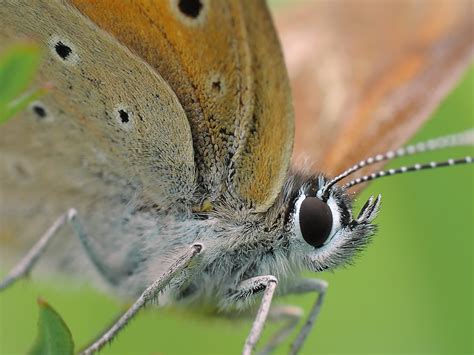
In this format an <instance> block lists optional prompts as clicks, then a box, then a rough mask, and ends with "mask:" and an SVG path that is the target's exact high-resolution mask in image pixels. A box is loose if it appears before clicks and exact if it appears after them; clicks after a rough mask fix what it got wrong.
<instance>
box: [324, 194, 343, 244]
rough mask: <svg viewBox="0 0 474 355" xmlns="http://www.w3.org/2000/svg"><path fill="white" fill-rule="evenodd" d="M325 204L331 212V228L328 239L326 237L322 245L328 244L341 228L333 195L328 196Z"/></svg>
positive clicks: (339, 215) (339, 214)
mask: <svg viewBox="0 0 474 355" xmlns="http://www.w3.org/2000/svg"><path fill="white" fill-rule="evenodd" d="M327 204H328V206H329V208H330V209H331V213H332V228H331V232H330V233H329V237H328V239H326V241H325V242H324V244H323V245H326V244H328V243H329V242H330V241H331V240H332V239H333V238H334V236H335V235H336V233H337V232H338V231H339V230H340V229H341V213H340V212H339V207H338V205H337V203H336V201H335V200H334V198H333V197H329V200H328V202H327Z"/></svg>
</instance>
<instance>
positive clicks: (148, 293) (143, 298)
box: [81, 243, 203, 355]
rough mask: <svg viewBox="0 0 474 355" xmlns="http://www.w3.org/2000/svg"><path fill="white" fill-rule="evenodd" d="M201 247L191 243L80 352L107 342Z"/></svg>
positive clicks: (96, 348)
mask: <svg viewBox="0 0 474 355" xmlns="http://www.w3.org/2000/svg"><path fill="white" fill-rule="evenodd" d="M202 249H203V246H202V244H198V243H196V244H193V245H192V246H191V247H190V248H189V249H188V250H186V252H184V253H183V254H182V255H181V256H179V257H178V258H177V259H176V261H175V262H174V263H173V264H172V265H171V266H170V267H169V269H168V270H167V271H166V272H165V273H163V274H162V275H161V276H160V277H159V278H158V279H157V280H156V281H155V282H154V283H153V284H151V285H150V286H149V287H148V288H147V289H146V290H145V291H143V293H142V294H141V295H140V297H139V298H138V299H137V300H136V301H135V302H134V303H133V305H132V306H131V307H130V308H129V309H128V310H127V311H126V312H125V313H124V314H123V315H122V316H121V317H120V318H119V319H118V320H117V322H115V323H114V324H113V325H112V326H111V327H110V329H109V330H107V331H106V332H105V333H104V334H103V335H102V336H101V337H100V338H99V339H98V340H96V341H95V342H94V343H93V344H91V345H90V346H89V347H87V349H85V350H84V351H83V352H82V353H81V354H84V355H86V354H93V353H95V352H97V351H99V350H100V349H101V348H102V347H103V346H104V345H106V344H107V343H109V342H110V341H111V340H112V339H113V338H114V337H115V336H116V335H117V333H118V332H120V330H122V329H123V328H124V327H125V326H126V325H127V323H128V322H129V321H130V320H131V319H132V318H133V317H134V316H135V315H136V314H137V313H138V311H140V309H142V308H143V307H144V306H145V305H146V304H147V303H148V302H149V301H151V300H153V299H154V298H155V297H156V296H157V294H158V293H159V292H160V291H161V290H163V288H164V287H166V286H167V285H168V284H169V282H170V281H171V280H172V279H173V277H174V276H176V275H177V274H179V273H180V272H182V271H183V270H184V269H185V268H186V267H187V266H188V265H189V263H190V261H191V260H192V259H193V257H195V256H196V255H198V254H199V253H200V252H201V251H202Z"/></svg>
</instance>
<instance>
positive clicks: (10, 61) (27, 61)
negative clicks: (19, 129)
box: [0, 43, 41, 106]
mask: <svg viewBox="0 0 474 355" xmlns="http://www.w3.org/2000/svg"><path fill="white" fill-rule="evenodd" d="M40 59H41V51H40V49H39V47H38V46H37V45H34V44H31V43H20V44H16V45H14V46H12V47H10V48H8V49H7V50H6V52H4V53H2V55H1V56H0V87H1V90H0V105H1V106H6V105H7V104H8V103H9V102H10V101H12V100H14V99H15V98H16V97H17V96H19V95H20V94H21V93H22V92H23V91H25V90H26V88H27V87H28V86H29V85H30V84H31V82H32V81H33V78H34V76H35V74H36V72H37V70H38V67H39V63H40Z"/></svg>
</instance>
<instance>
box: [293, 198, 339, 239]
mask: <svg viewBox="0 0 474 355" xmlns="http://www.w3.org/2000/svg"><path fill="white" fill-rule="evenodd" d="M299 219H300V230H301V234H302V235H303V239H304V240H305V242H306V243H308V244H310V245H312V246H313V247H316V248H319V247H320V246H322V245H323V244H324V242H325V241H326V240H327V239H328V237H329V233H331V228H332V213H331V209H330V208H329V206H328V205H327V203H325V202H323V201H321V200H320V199H319V198H316V197H306V198H305V199H304V200H303V202H302V203H301V206H300V213H299Z"/></svg>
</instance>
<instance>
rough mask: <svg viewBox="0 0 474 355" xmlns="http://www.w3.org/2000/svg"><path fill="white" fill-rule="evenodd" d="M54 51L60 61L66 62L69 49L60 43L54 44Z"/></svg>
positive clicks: (70, 51)
mask: <svg viewBox="0 0 474 355" xmlns="http://www.w3.org/2000/svg"><path fill="white" fill-rule="evenodd" d="M54 50H55V51H56V53H57V55H59V56H60V57H61V59H62V60H67V59H68V57H69V56H70V55H71V53H72V49H71V47H69V46H67V45H65V44H64V43H63V42H61V41H58V42H56V44H55V45H54Z"/></svg>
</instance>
